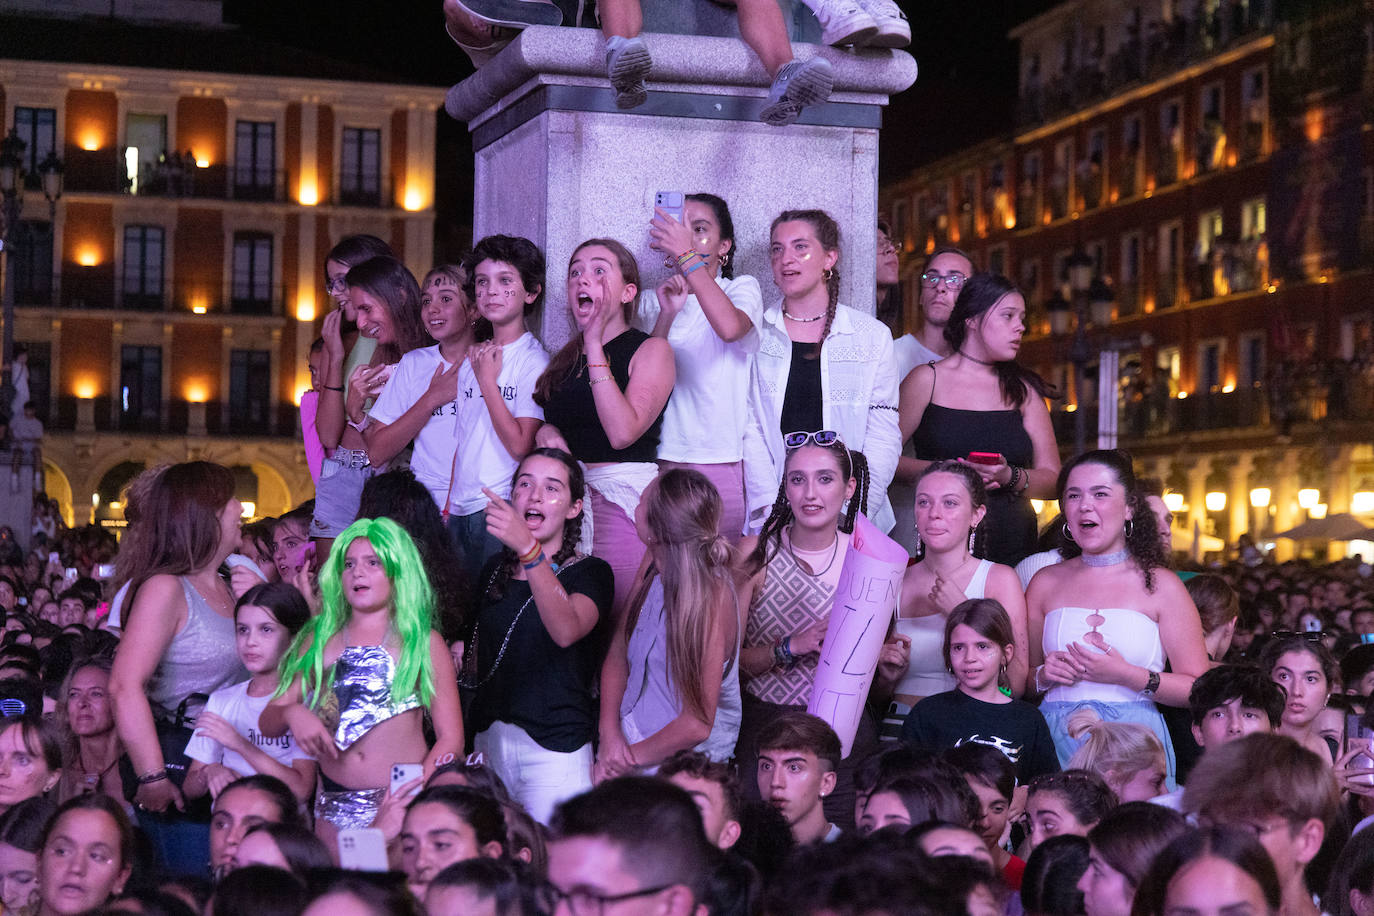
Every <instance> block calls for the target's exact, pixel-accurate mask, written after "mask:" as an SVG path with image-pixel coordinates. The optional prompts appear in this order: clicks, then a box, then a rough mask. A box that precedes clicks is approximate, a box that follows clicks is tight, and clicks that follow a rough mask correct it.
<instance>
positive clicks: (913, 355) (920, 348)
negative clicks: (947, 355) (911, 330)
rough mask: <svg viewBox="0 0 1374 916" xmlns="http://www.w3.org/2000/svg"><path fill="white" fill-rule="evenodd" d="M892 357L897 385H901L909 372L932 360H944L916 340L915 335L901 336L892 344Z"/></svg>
mask: <svg viewBox="0 0 1374 916" xmlns="http://www.w3.org/2000/svg"><path fill="white" fill-rule="evenodd" d="M892 355H893V356H895V357H896V359H897V384H899V385H900V384H901V383H902V382H903V381H904V380H905V379H906V377H907V376H908V375H910V374H911V370H912V369H915V368H916V367H917V366H923V365H925V364H926V363H928V362H931V361H932V360H934V361H935V362H939V361H940V360H942V359H944V357H943V356H941V355H940V354H939V353H936V352H935V351H934V350H932V349H930V347H927V346H926V345H925V344H923V343H921V342H920V341H919V340H917V339H916V335H915V334H903V335H902V336H901V337H898V338H897V339H896V340H894V341H893V342H892Z"/></svg>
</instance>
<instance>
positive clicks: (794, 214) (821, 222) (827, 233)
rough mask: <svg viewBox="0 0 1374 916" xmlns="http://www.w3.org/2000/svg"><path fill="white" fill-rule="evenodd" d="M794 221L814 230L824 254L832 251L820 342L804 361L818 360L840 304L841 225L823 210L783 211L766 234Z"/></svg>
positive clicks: (826, 279)
mask: <svg viewBox="0 0 1374 916" xmlns="http://www.w3.org/2000/svg"><path fill="white" fill-rule="evenodd" d="M797 221H800V222H804V223H809V224H810V225H811V228H812V229H814V230H815V231H816V240H817V241H819V242H820V243H821V248H823V249H824V250H825V251H826V252H831V251H833V252H835V266H834V267H831V268H830V269H829V271H828V272H827V273H826V275H825V292H826V298H827V300H828V301H827V303H826V306H825V324H824V325H823V326H822V327H821V339H820V340H818V341H816V347H815V349H814V350H812V351H811V353H810V354H808V355H807V359H820V358H821V348H822V347H823V346H825V339H826V338H827V337H829V336H830V326H831V325H832V324H834V322H835V311H836V310H837V309H838V307H839V304H840V259H839V255H840V224H839V223H837V222H835V219H834V217H832V216H831V215H830V214H829V213H826V212H825V211H824V210H784V211H782V212H781V213H779V214H778V218H777V219H775V220H773V225H772V227H771V228H770V229H769V232H770V233H771V232H773V231H774V230H776V229H777V228H778V226H779V225H781V224H782V223H791V222H797Z"/></svg>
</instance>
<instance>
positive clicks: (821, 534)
mask: <svg viewBox="0 0 1374 916" xmlns="http://www.w3.org/2000/svg"><path fill="white" fill-rule="evenodd" d="M868 485H869V480H868V462H867V461H866V460H865V458H864V455H863V453H862V452H857V451H853V452H852V451H850V450H849V449H848V448H847V447H846V446H845V443H844V442H843V440H841V439H840V437H839V436H838V435H837V434H835V433H834V432H831V431H828V430H822V431H820V432H818V433H802V432H798V433H795V434H793V435H791V436H788V437H787V455H786V457H785V458H784V461H783V471H782V482H781V483H780V484H779V485H778V487H777V488H776V490H775V502H774V504H773V511H772V514H771V515H769V517H768V519H767V521H766V522H765V523H764V526H763V530H762V531H761V532H760V533H759V535H758V536H757V537H753V538H745V539H744V540H743V541H742V542H741V543H740V554H741V556H743V557H744V560H743V563H742V567H743V568H742V572H741V575H742V577H743V578H744V582H743V584H742V585H741V586H740V603H741V604H742V605H744V606H746V607H747V608H748V617H747V620H746V624H745V631H744V646H743V648H742V649H741V650H740V678H741V680H742V682H743V687H744V694H743V704H742V706H743V708H742V715H741V721H740V735H739V742H738V743H737V744H736V747H735V757H736V759H737V760H738V761H739V764H740V772H742V773H753V772H754V770H755V767H756V763H755V761H756V759H757V747H756V744H755V737H754V736H755V735H756V734H757V732H758V731H759V729H761V728H762V727H763V726H764V725H766V724H767V723H769V722H771V721H772V720H773V719H775V718H776V717H777V716H779V715H781V714H782V713H784V712H787V711H791V710H804V709H805V708H806V705H807V703H809V702H810V700H811V686H812V682H813V680H814V679H815V676H816V665H817V663H818V661H819V658H820V646H821V640H822V639H824V638H825V631H826V628H827V627H828V626H829V623H830V606H831V603H832V602H833V601H834V598H835V589H836V587H837V586H838V584H839V579H840V569H841V568H842V567H843V566H844V558H845V554H846V553H847V552H848V551H849V536H850V533H851V532H852V531H853V530H854V519H855V517H856V516H857V514H858V512H859V507H860V506H861V505H863V503H864V498H865V496H866V495H867V492H866V491H867V490H868ZM846 507H847V508H846ZM876 739H877V730H876V727H875V726H874V724H873V722H872V720H871V719H869V718H867V717H865V718H864V719H863V720H861V722H860V727H859V733H858V735H857V737H856V738H855V740H854V745H853V750H852V751H851V752H850V756H849V757H848V758H846V760H845V761H842V762H841V764H840V769H839V774H838V777H837V782H836V788H835V791H834V792H832V793H831V794H830V795H828V796H826V799H825V802H826V817H827V818H828V819H829V821H830V822H831V823H833V824H841V825H843V824H852V823H853V818H854V778H853V764H852V762H853V761H854V760H857V759H861V758H862V757H864V756H865V755H866V754H867V749H868V748H869V746H870V745H872V744H873V742H874V741H876ZM741 783H742V787H743V788H744V791H745V792H746V793H747V794H749V795H751V796H752V795H753V793H754V792H756V791H757V785H756V780H753V779H744V780H741ZM754 797H757V796H754Z"/></svg>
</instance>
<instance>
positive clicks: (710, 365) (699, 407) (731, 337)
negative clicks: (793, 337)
mask: <svg viewBox="0 0 1374 916" xmlns="http://www.w3.org/2000/svg"><path fill="white" fill-rule="evenodd" d="M649 235H650V237H652V239H653V247H654V248H656V249H657V250H659V251H662V252H663V253H664V254H666V255H667V256H668V257H667V258H666V259H665V263H667V264H672V265H675V272H674V273H673V275H672V276H671V277H669V278H668V280H667V281H665V282H664V283H663V284H662V285H661V286H659V288H658V294H657V296H654V295H645V296H644V297H643V306H642V307H641V310H640V313H639V325H640V327H641V328H643V329H644V330H646V331H652V333H653V335H654V336H655V337H663V338H666V339H667V341H668V343H670V344H672V347H673V358H674V360H675V362H676V366H677V381H676V384H675V385H674V387H673V396H672V397H671V398H669V400H668V407H667V409H666V410H665V411H664V414H663V439H662V441H661V442H659V445H658V459H659V465H660V466H661V467H665V468H669V467H690V468H692V469H694V470H697V471H700V472H701V473H702V474H705V475H706V477H707V479H708V480H710V481H711V483H712V485H714V486H715V488H716V489H717V490H718V491H719V492H720V498H721V501H722V503H723V506H724V510H723V511H722V513H721V518H720V533H721V534H723V535H725V536H726V537H727V538H730V540H731V542H732V543H737V542H738V541H739V538H740V536H741V534H742V533H743V531H744V463H743V459H744V430H745V425H746V422H745V421H746V419H747V411H748V408H749V396H748V391H749V370H750V368H751V367H752V366H753V362H754V351H755V350H757V349H758V341H759V338H758V334H757V333H756V332H755V329H756V328H757V326H758V324H759V321H760V320H761V319H762V317H763V294H762V293H761V292H760V291H759V283H758V281H757V280H755V279H754V278H753V277H750V276H747V275H746V276H739V277H736V276H735V271H734V265H733V264H732V263H731V259H732V258H733V256H734V254H735V223H734V220H733V219H732V218H731V216H730V208H729V207H728V206H727V205H726V203H725V201H724V200H722V199H720V198H719V197H716V196H715V195H714V194H689V195H687V203H686V205H685V207H684V210H683V222H678V221H677V220H676V219H673V217H672V216H671V215H670V214H667V213H664V212H663V211H661V210H660V211H657V212H656V213H655V216H654V220H653V222H652V223H650V228H649Z"/></svg>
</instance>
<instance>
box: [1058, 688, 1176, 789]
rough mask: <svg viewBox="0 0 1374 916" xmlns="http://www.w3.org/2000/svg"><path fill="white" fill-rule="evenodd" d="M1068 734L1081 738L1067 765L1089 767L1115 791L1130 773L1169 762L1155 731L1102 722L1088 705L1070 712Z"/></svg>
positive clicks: (1133, 725) (1086, 768) (1124, 723)
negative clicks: (1072, 712)
mask: <svg viewBox="0 0 1374 916" xmlns="http://www.w3.org/2000/svg"><path fill="white" fill-rule="evenodd" d="M1068 732H1069V737H1070V738H1073V739H1074V740H1077V739H1079V738H1083V737H1084V736H1086V738H1085V739H1084V741H1083V743H1082V744H1081V745H1079V747H1078V750H1076V751H1074V752H1073V756H1072V757H1070V758H1069V762H1068V765H1067V767H1066V769H1071V770H1091V771H1092V772H1094V773H1096V774H1097V775H1099V776H1101V777H1102V778H1103V780H1105V781H1106V783H1107V784H1108V785H1109V786H1111V787H1112V789H1113V790H1114V791H1118V792H1119V791H1120V787H1121V786H1122V785H1124V784H1125V783H1126V782H1129V781H1130V779H1131V777H1132V776H1134V775H1135V774H1136V773H1139V772H1140V771H1141V770H1144V769H1148V768H1149V767H1152V766H1154V765H1155V764H1156V763H1160V762H1164V763H1165V764H1166V765H1167V763H1168V758H1167V757H1166V756H1165V753H1164V745H1163V744H1161V743H1160V741H1159V738H1158V737H1157V736H1156V735H1155V733H1154V732H1152V731H1150V729H1148V728H1146V727H1145V726H1144V725H1140V724H1138V723H1136V722H1103V721H1102V720H1101V719H1100V718H1099V717H1098V715H1097V713H1095V712H1093V711H1092V710H1090V709H1080V710H1079V711H1078V712H1075V713H1074V714H1073V715H1071V716H1069V721H1068Z"/></svg>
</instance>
